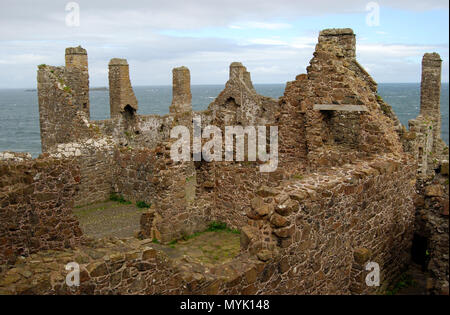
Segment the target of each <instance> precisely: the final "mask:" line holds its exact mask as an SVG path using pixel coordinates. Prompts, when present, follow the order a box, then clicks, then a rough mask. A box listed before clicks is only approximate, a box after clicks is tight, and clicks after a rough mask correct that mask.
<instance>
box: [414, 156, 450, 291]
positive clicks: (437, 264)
mask: <svg viewBox="0 0 450 315" xmlns="http://www.w3.org/2000/svg"><path fill="white" fill-rule="evenodd" d="M416 189H417V195H416V198H415V206H416V222H415V224H416V226H415V233H416V234H417V235H418V236H420V237H422V238H423V239H425V240H426V242H427V244H426V246H425V247H426V248H420V249H421V250H423V252H420V253H417V255H421V257H422V258H423V259H424V267H425V268H426V269H428V270H429V271H430V273H431V274H432V277H433V278H432V279H431V280H432V281H431V283H429V287H428V289H429V291H430V293H433V294H447V295H448V290H449V264H448V257H449V247H448V245H449V229H448V223H449V221H448V213H449V211H448V209H449V195H448V193H449V190H448V189H449V186H448V163H447V164H446V166H445V165H444V166H443V167H442V168H441V169H440V173H439V174H438V175H437V176H435V177H433V178H432V179H428V180H426V179H420V180H418V181H417V185H416ZM418 250H419V249H418ZM416 251H417V250H416ZM418 258H420V257H418Z"/></svg>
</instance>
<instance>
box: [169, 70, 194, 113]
mask: <svg viewBox="0 0 450 315" xmlns="http://www.w3.org/2000/svg"><path fill="white" fill-rule="evenodd" d="M172 80H173V83H172V105H171V106H170V108H169V110H170V112H171V113H185V112H191V111H192V94H191V74H190V72H189V69H188V68H186V67H179V68H174V69H173V70H172Z"/></svg>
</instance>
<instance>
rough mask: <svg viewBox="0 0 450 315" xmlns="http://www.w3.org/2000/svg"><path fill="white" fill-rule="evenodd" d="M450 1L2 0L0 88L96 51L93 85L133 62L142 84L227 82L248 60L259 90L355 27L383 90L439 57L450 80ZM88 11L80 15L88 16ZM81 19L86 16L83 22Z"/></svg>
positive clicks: (28, 84)
mask: <svg viewBox="0 0 450 315" xmlns="http://www.w3.org/2000/svg"><path fill="white" fill-rule="evenodd" d="M448 5H449V4H448V1H447V0H429V1H423V0H399V1H395V0H380V1H361V0H341V1H336V0H315V1H311V0H307V1H299V0H277V1H274V0H226V1H225V0H222V1H217V0H180V1H178V0H164V1H162V0H158V1H152V0H145V1H144V0H137V1H133V0H128V1H123V0H120V1H119V0H108V1H104V0H97V1H95V0H87V1H86V0H79V1H75V2H73V1H72V2H70V1H65V0H53V1H49V0H39V1H35V0H33V1H31V0H0V88H33V87H36V71H37V65H39V64H50V65H63V64H64V51H65V48H66V47H72V46H78V45H81V46H82V47H84V48H86V49H87V51H88V55H89V75H90V83H91V86H107V85H108V62H109V60H110V59H111V58H126V59H127V60H128V63H129V64H130V76H131V81H132V84H133V85H135V86H137V85H169V84H171V82H172V78H171V70H172V68H174V67H179V66H186V67H188V68H189V69H190V71H191V83H192V84H224V83H225V82H226V81H227V79H228V69H229V65H230V63H232V62H234V61H240V62H242V63H243V64H244V65H245V66H246V67H247V69H248V70H249V71H250V72H251V75H252V80H253V82H254V83H255V84H263V83H285V82H287V81H292V80H294V79H295V76H296V75H298V74H300V73H305V72H306V67H307V66H308V64H309V61H310V60H311V58H312V54H313V52H314V48H315V45H316V43H317V38H318V35H319V31H320V30H321V29H325V28H342V27H350V28H352V29H353V30H354V32H355V33H356V36H357V37H356V39H357V59H358V61H359V62H360V63H361V64H362V65H363V66H364V67H365V68H366V70H367V71H368V72H369V73H370V74H371V75H372V77H373V78H374V79H375V80H376V81H377V82H379V83H398V82H402V83H403V82H404V83H407V82H420V71H421V66H420V63H421V58H422V55H423V54H424V53H425V52H437V53H439V54H440V55H441V58H442V59H443V67H442V81H443V82H448V81H449V71H448V69H449V64H448V59H449V42H448V38H449V6H448ZM78 13H79V14H78ZM77 17H78V18H77Z"/></svg>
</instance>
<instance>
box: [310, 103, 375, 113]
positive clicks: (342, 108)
mask: <svg viewBox="0 0 450 315" xmlns="http://www.w3.org/2000/svg"><path fill="white" fill-rule="evenodd" d="M313 109H314V110H334V111H344V112H367V111H368V110H367V107H366V106H364V105H337V104H314V107H313Z"/></svg>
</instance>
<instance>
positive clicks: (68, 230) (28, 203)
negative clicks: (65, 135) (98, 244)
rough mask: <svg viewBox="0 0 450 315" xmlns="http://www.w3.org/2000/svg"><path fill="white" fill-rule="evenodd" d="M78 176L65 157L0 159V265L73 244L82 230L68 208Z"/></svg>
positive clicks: (71, 203)
mask: <svg viewBox="0 0 450 315" xmlns="http://www.w3.org/2000/svg"><path fill="white" fill-rule="evenodd" d="M79 181H80V172H79V170H78V168H77V167H76V166H75V165H73V164H72V163H70V161H67V160H61V159H52V158H48V157H47V158H40V159H35V160H23V161H19V162H17V161H11V160H9V161H1V160H0V265H1V264H5V263H8V264H10V263H14V262H15V261H16V259H18V257H20V256H28V255H30V254H32V253H35V252H38V251H40V250H49V249H52V250H58V249H59V250H62V249H64V248H70V247H73V246H75V245H77V244H79V241H80V237H81V234H82V232H81V229H80V228H79V225H78V221H77V219H76V218H75V216H74V215H73V214H72V207H73V197H74V195H75V192H76V189H77V184H78V183H79Z"/></svg>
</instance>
